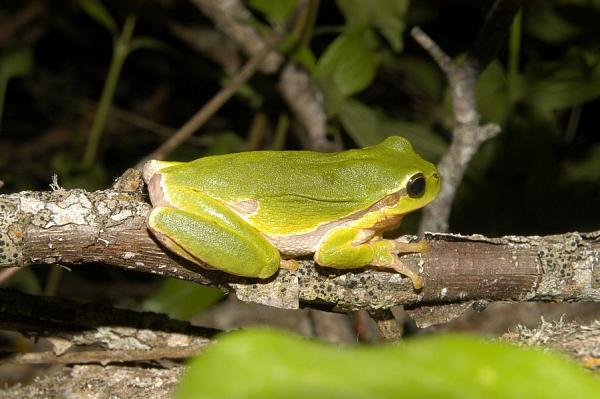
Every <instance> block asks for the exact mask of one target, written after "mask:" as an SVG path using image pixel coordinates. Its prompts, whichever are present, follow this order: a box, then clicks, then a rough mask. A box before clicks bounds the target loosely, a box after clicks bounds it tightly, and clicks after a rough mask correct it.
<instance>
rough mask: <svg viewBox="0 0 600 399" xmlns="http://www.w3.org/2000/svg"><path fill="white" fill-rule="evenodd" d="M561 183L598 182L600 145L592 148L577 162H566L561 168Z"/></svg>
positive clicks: (599, 180) (599, 176)
mask: <svg viewBox="0 0 600 399" xmlns="http://www.w3.org/2000/svg"><path fill="white" fill-rule="evenodd" d="M561 180H562V181H563V182H592V183H593V182H600V144H596V145H594V146H592V147H591V148H590V149H589V151H588V152H587V154H586V155H585V157H584V158H583V159H582V160H580V161H578V162H568V163H566V164H565V165H564V166H563V168H562V176H561Z"/></svg>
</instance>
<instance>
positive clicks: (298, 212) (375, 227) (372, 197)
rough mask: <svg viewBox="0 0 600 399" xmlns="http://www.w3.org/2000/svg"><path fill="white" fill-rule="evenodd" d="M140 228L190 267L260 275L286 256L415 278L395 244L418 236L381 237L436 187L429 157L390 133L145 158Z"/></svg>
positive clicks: (412, 246) (405, 246)
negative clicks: (338, 143) (317, 147)
mask: <svg viewBox="0 0 600 399" xmlns="http://www.w3.org/2000/svg"><path fill="white" fill-rule="evenodd" d="M144 179H145V181H146V183H147V185H148V192H149V194H150V200H151V202H152V205H153V207H154V208H153V209H152V212H151V213H150V216H149V218H148V227H149V229H150V231H151V232H152V233H153V234H154V236H155V237H156V238H157V239H158V240H159V241H160V242H161V243H162V244H163V245H165V246H166V247H167V248H169V249H170V250H171V251H173V252H175V253H176V254H178V255H180V256H182V257H183V258H185V259H188V260H190V261H191V262H194V263H196V264H198V265H200V266H203V267H206V268H213V269H218V270H222V271H225V272H227V273H231V274H235V275H239V276H245V277H258V278H268V277H270V276H272V275H273V274H274V273H275V272H276V271H277V270H278V269H279V267H280V266H281V267H287V268H293V265H294V264H295V262H294V261H293V258H295V257H298V256H304V255H309V254H314V260H315V261H316V262H317V263H318V264H319V265H321V266H325V267H332V268H336V269H354V268H361V267H364V266H372V267H378V268H379V267H381V268H390V269H394V270H396V271H397V272H399V273H401V274H404V275H406V276H408V277H409V278H410V279H411V280H412V283H413V286H414V287H415V289H419V288H421V287H422V285H423V283H422V280H421V277H420V276H419V273H418V271H417V270H415V269H414V268H412V267H409V266H408V265H405V264H404V263H402V262H401V261H400V259H399V258H398V254H399V253H407V252H423V251H425V250H426V249H427V245H426V242H424V241H420V242H416V243H405V242H401V241H399V240H392V239H385V238H383V237H382V234H383V232H385V231H387V230H390V229H393V228H395V227H397V226H398V225H399V224H400V222H401V221H402V218H403V217H404V215H406V214H407V213H409V212H412V211H414V210H416V209H419V208H421V207H423V206H425V205H426V204H427V203H429V202H430V201H432V200H433V199H434V198H435V196H436V195H437V193H438V192H439V189H440V177H439V176H438V173H437V170H436V168H435V166H434V165H432V164H431V163H429V162H427V161H425V160H424V159H423V158H421V157H420V156H419V155H418V154H416V153H415V151H414V150H413V148H412V146H411V145H410V143H409V142H408V141H407V140H406V139H404V138H402V137H398V136H392V137H389V138H387V139H385V140H384V141H383V142H381V143H380V144H378V145H374V146H371V147H366V148H363V149H354V150H348V151H340V152H335V153H319V152H312V151H254V152H242V153H235V154H227V155H218V156H209V157H205V158H200V159H197V160H195V161H191V162H164V161H156V160H153V161H149V162H148V163H146V165H145V166H144Z"/></svg>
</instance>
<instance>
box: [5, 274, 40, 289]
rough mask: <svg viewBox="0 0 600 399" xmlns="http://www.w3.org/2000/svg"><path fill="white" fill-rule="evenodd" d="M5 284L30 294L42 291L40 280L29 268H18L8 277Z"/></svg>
mask: <svg viewBox="0 0 600 399" xmlns="http://www.w3.org/2000/svg"><path fill="white" fill-rule="evenodd" d="M6 285H7V286H8V287H11V288H15V289H18V290H19V291H22V292H26V293H28V294H32V295H40V294H41V293H42V287H41V286H40V282H39V280H38V278H37V276H36V275H35V272H34V271H33V269H31V268H21V269H19V271H18V272H16V273H15V274H13V275H12V276H11V277H10V280H8V282H7V284H6Z"/></svg>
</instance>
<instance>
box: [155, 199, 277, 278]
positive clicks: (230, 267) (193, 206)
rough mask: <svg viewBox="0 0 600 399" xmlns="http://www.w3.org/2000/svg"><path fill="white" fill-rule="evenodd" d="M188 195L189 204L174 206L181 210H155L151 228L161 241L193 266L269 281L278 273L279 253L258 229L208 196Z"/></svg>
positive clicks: (185, 202)
mask: <svg viewBox="0 0 600 399" xmlns="http://www.w3.org/2000/svg"><path fill="white" fill-rule="evenodd" d="M185 191H190V192H188V193H185V195H182V196H181V197H180V199H182V198H184V196H185V201H182V202H183V203H174V206H176V207H177V208H178V209H175V208H168V207H158V208H154V209H153V210H152V213H151V214H150V217H149V219H148V226H149V228H150V230H152V232H153V233H154V234H155V236H156V237H157V238H158V239H159V241H161V242H162V243H163V244H165V245H166V246H167V247H168V248H170V249H171V250H172V251H173V252H175V253H177V254H178V255H181V256H183V257H184V258H186V259H188V260H191V261H192V262H195V263H197V264H199V265H201V266H205V265H203V264H202V263H205V264H207V265H209V266H210V267H213V268H215V269H219V270H222V271H225V272H227V273H231V274H235V275H239V276H245V277H260V278H266V277H269V276H271V275H273V274H274V273H275V272H276V271H277V269H278V268H279V262H280V256H279V252H278V251H277V249H276V248H275V247H274V246H273V245H272V244H271V243H269V242H268V241H267V240H266V239H265V238H264V237H263V236H262V235H261V234H260V233H259V232H258V231H257V230H256V229H254V228H253V227H252V226H250V225H249V224H248V223H246V221H245V220H244V219H242V218H241V217H240V216H238V215H237V214H235V213H234V212H233V211H231V210H230V209H229V208H227V207H226V206H225V205H223V204H221V203H219V202H218V201H216V200H214V199H212V198H210V197H208V196H206V195H205V194H202V193H198V192H194V191H193V190H185ZM170 199H171V198H170ZM175 201H177V199H176V200H175Z"/></svg>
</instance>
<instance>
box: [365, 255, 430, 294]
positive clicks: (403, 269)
mask: <svg viewBox="0 0 600 399" xmlns="http://www.w3.org/2000/svg"><path fill="white" fill-rule="evenodd" d="M394 258H395V259H394V261H393V262H392V264H388V265H374V266H378V267H385V268H390V269H393V270H395V271H397V272H398V273H400V274H403V275H405V276H406V277H408V278H409V279H410V280H411V281H412V284H413V287H414V288H415V290H420V289H421V288H423V279H422V278H421V276H419V271H418V270H417V268H415V267H413V266H411V265H407V264H406V263H404V262H402V261H401V260H400V259H398V257H397V256H394Z"/></svg>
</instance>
